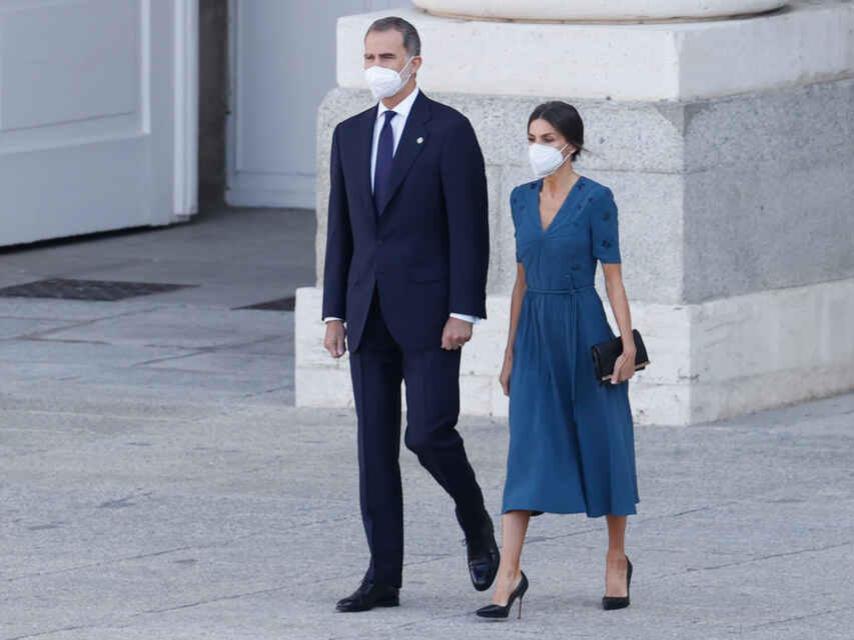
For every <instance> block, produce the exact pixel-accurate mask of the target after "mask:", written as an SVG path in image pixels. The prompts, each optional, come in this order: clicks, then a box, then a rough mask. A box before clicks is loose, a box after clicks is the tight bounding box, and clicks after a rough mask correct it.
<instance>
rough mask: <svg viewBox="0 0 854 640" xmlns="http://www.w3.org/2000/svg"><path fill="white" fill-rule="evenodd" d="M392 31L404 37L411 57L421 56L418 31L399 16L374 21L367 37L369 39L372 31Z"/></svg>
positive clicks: (366, 34)
mask: <svg viewBox="0 0 854 640" xmlns="http://www.w3.org/2000/svg"><path fill="white" fill-rule="evenodd" d="M392 29H394V30H395V31H397V32H399V33H400V35H402V36H403V47H404V48H405V49H406V53H407V54H408V55H409V56H410V57H411V56H420V55H421V37H420V36H419V35H418V30H417V29H416V28H415V27H414V26H413V25H412V23H410V22H407V21H406V20H404V19H403V18H398V17H397V16H389V17H388V18H380V19H379V20H374V21H373V22H372V23H371V26H370V27H368V30H367V32H366V33H365V37H366V38H367V37H368V34H369V33H370V32H371V31H391V30H392Z"/></svg>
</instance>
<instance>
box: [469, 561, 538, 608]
mask: <svg viewBox="0 0 854 640" xmlns="http://www.w3.org/2000/svg"><path fill="white" fill-rule="evenodd" d="M520 573H521V574H522V578H521V579H520V580H519V584H518V585H517V587H516V588H515V589H513V593H511V594H510V597H509V598H508V599H507V604H505V605H500V604H488V605H486V606H485V607H481V608H480V609H478V610H477V611H476V612H475V613H476V614H477V615H479V616H480V617H481V618H506V617H508V616H509V615H510V609H511V607H512V606H513V601H514V600H516V598H518V599H519V612H518V614H517V615H516V619H517V620H518V619H519V618H521V617H522V598H523V597H524V596H525V592H526V591H527V590H528V576H526V575H525V572H524V571H521V572H520Z"/></svg>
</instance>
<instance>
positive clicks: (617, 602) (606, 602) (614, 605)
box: [602, 556, 632, 609]
mask: <svg viewBox="0 0 854 640" xmlns="http://www.w3.org/2000/svg"><path fill="white" fill-rule="evenodd" d="M626 562H627V563H628V565H629V568H628V570H627V571H626V595H625V596H602V608H603V609H623V608H625V607H628V606H629V586H630V585H631V584H632V563H631V561H630V560H629V556H626Z"/></svg>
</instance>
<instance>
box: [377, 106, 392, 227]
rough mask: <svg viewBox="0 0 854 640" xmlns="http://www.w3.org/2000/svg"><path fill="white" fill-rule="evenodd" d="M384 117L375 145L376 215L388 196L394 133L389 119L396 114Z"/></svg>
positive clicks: (389, 112)
mask: <svg viewBox="0 0 854 640" xmlns="http://www.w3.org/2000/svg"><path fill="white" fill-rule="evenodd" d="M384 115H385V122H384V123H383V128H382V130H381V131H380V141H379V144H377V165H376V167H375V168H374V203H375V204H376V205H377V213H380V207H381V206H382V203H383V202H385V198H386V196H387V195H388V189H389V179H390V178H391V162H392V159H393V158H394V131H392V128H391V119H392V118H394V116H396V115H397V112H396V111H386V112H385V114H384Z"/></svg>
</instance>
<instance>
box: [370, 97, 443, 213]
mask: <svg viewBox="0 0 854 640" xmlns="http://www.w3.org/2000/svg"><path fill="white" fill-rule="evenodd" d="M374 115H376V112H374ZM428 120H430V100H429V98H427V96H425V95H424V92H423V91H419V92H418V96H416V98H415V102H413V103H412V110H411V111H410V112H409V117H408V118H407V119H406V126H405V127H404V128H403V133H402V134H401V136H400V142H399V143H398V145H397V151H396V152H395V154H394V160H393V161H392V164H391V177H390V178H389V180H390V182H391V184H390V185H389V189H388V195H387V196H386V199H385V201H384V202H380V203H379V204H378V206H379V212H380V214H382V213H383V211H384V210H385V208H386V207H387V206H388V203H389V202H390V201H391V199H392V198H393V197H394V194H395V193H396V192H397V190H398V188H400V185H401V183H402V182H403V179H404V178H405V177H406V174H407V173H409V169H410V168H411V167H412V163H413V162H415V158H417V157H418V154H419V153H421V150H422V149H423V148H424V146H425V145H426V144H427V142H428V135H427V134H428V131H427V127H426V123H427V121H428ZM368 156H369V157H368V164H369V167H368V176H369V180H370V148H369V149H368ZM368 186H369V188H370V184H369V185H368ZM369 193H370V191H369ZM371 199H372V200H373V198H371Z"/></svg>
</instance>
